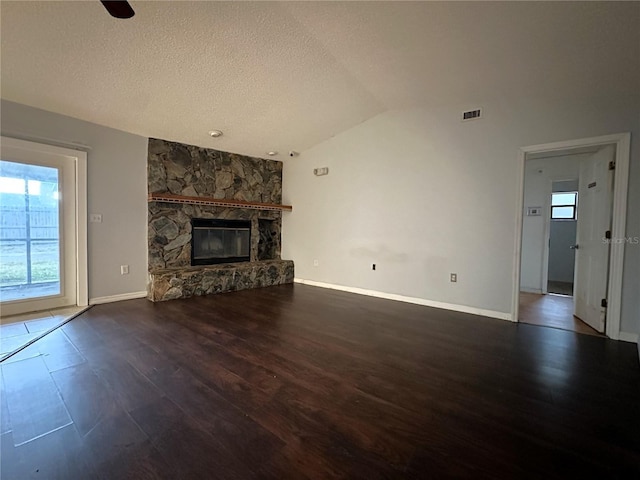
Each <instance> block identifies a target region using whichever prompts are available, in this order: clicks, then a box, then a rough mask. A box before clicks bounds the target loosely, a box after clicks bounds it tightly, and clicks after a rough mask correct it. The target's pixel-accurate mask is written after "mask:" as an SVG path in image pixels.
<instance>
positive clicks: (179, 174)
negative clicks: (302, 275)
mask: <svg viewBox="0 0 640 480" xmlns="http://www.w3.org/2000/svg"><path fill="white" fill-rule="evenodd" d="M148 190H149V193H171V194H176V195H184V196H189V197H209V198H215V199H228V200H244V201H249V202H258V203H274V204H280V203H282V163H281V162H277V161H274V160H264V159H258V158H252V157H247V156H244V155H238V154H233V153H227V152H221V151H218V150H213V149H209V148H200V147H196V146H192V145H184V144H181V143H175V142H168V141H166V140H158V139H153V138H152V139H149V157H148ZM192 218H218V219H238V220H250V221H251V251H250V258H251V262H245V263H234V264H222V265H212V266H196V267H192V266H191V219H192ZM148 219H149V223H148V246H149V279H150V281H149V288H148V298H149V299H150V300H153V301H159V300H169V299H173V298H181V297H189V296H192V295H204V294H209V293H220V292H224V291H230V290H240V289H246V288H254V287H261V286H269V285H277V284H280V283H290V282H292V281H293V263H292V262H286V261H282V260H280V245H281V234H280V232H281V229H282V212H281V211H270V210H252V209H245V208H226V207H214V206H207V205H191V204H179V203H168V202H158V201H154V202H150V203H149V216H148ZM261 228H262V230H265V229H267V231H261ZM261 239H262V242H263V243H260V241H261ZM265 239H268V242H269V244H268V245H265V244H264V241H265ZM265 252H266V253H265Z"/></svg>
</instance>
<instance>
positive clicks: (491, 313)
mask: <svg viewBox="0 0 640 480" xmlns="http://www.w3.org/2000/svg"><path fill="white" fill-rule="evenodd" d="M293 281H294V282H295V283H302V284H304V285H311V286H314V287H321V288H330V289H332V290H341V291H343V292H349V293H357V294H358V295H368V296H370V297H378V298H384V299H386V300H396V301H398V302H405V303H414V304H416V305H423V306H425V307H434V308H442V309H444V310H453V311H455V312H462V313H471V314H473V315H482V316H483V317H491V318H498V319H500V320H508V321H513V320H512V317H511V314H510V313H505V312H497V311H495V310H485V309H482V308H475V307H468V306H466V305H456V304H454V303H444V302H436V301H434V300H427V299H424V298H417V297H407V296H405V295H398V294H395V293H385V292H379V291H377V290H367V289H364V288H357V287H345V286H344V285H336V284H333V283H324V282H316V281H315V280H305V279H303V278H294V279H293Z"/></svg>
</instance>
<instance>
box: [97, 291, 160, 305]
mask: <svg viewBox="0 0 640 480" xmlns="http://www.w3.org/2000/svg"><path fill="white" fill-rule="evenodd" d="M146 296H147V291H146V290H144V291H140V292H131V293H120V294H118V295H109V296H107V297H95V298H90V299H89V305H99V304H101V303H111V302H121V301H122V300H133V299H134V298H144V297H146Z"/></svg>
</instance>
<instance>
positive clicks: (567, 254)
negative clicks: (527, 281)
mask: <svg viewBox="0 0 640 480" xmlns="http://www.w3.org/2000/svg"><path fill="white" fill-rule="evenodd" d="M552 190H553V192H577V191H578V179H575V180H573V181H559V182H553V188H552ZM577 227H578V223H577V221H576V220H555V221H551V225H550V228H549V237H550V238H549V280H554V281H558V282H568V283H573V277H574V272H575V264H576V255H575V250H571V249H570V248H569V247H570V246H571V245H575V244H576V235H577Z"/></svg>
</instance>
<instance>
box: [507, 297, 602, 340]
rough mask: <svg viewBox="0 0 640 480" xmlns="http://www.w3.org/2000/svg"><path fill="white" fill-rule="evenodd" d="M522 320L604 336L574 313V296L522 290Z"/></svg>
mask: <svg viewBox="0 0 640 480" xmlns="http://www.w3.org/2000/svg"><path fill="white" fill-rule="evenodd" d="M519 319H520V321H521V322H524V323H530V324H533V325H541V326H543V327H552V328H561V329H562V330H570V331H572V332H577V333H583V334H585V335H595V336H598V337H604V336H605V335H604V334H603V333H600V332H598V331H597V330H595V329H594V328H592V327H590V326H589V325H587V324H586V323H584V322H583V321H582V320H580V319H579V318H578V317H576V316H574V315H573V297H567V296H564V295H550V294H548V295H539V294H537V293H525V292H520V318H519Z"/></svg>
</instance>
